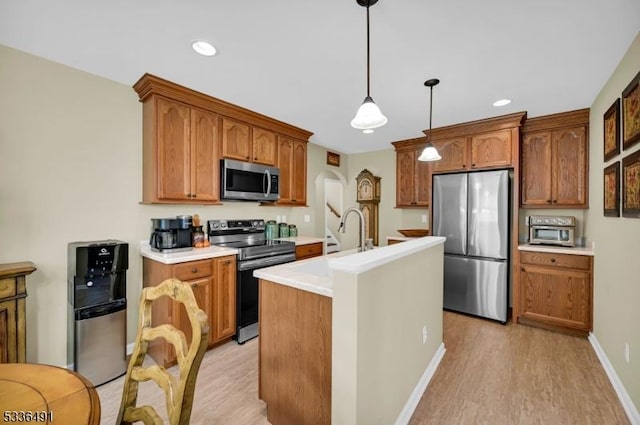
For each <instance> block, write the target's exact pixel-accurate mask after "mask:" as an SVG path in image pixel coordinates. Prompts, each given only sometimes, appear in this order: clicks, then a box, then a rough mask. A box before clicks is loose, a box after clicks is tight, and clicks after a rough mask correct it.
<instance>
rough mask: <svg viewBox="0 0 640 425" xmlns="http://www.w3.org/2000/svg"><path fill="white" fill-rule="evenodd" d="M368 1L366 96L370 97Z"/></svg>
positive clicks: (368, 4)
mask: <svg viewBox="0 0 640 425" xmlns="http://www.w3.org/2000/svg"><path fill="white" fill-rule="evenodd" d="M370 3H371V2H369V1H367V97H370V94H369V93H370V83H369V76H370V74H371V71H370V65H369V56H370V53H369V6H370Z"/></svg>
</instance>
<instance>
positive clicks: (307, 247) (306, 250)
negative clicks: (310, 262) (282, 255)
mask: <svg viewBox="0 0 640 425" xmlns="http://www.w3.org/2000/svg"><path fill="white" fill-rule="evenodd" d="M322 245H323V244H322V242H316V243H309V244H304V245H296V261H297V260H306V259H307V258H313V257H319V256H321V255H322Z"/></svg>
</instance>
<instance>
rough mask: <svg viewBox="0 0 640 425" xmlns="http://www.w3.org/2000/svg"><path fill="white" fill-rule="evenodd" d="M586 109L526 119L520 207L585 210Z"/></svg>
mask: <svg viewBox="0 0 640 425" xmlns="http://www.w3.org/2000/svg"><path fill="white" fill-rule="evenodd" d="M588 129H589V109H581V110H578V111H571V112H565V113H561V114H554V115H547V116H543V117H536V118H531V119H528V120H527V122H526V123H525V125H524V126H523V129H522V146H521V155H522V159H521V164H520V165H521V167H520V170H521V180H520V184H521V190H520V194H521V204H522V205H523V206H527V207H530V208H588V207H589V202H588V192H589V190H588V151H589V139H588Z"/></svg>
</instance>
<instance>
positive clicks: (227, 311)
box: [211, 257, 236, 342]
mask: <svg viewBox="0 0 640 425" xmlns="http://www.w3.org/2000/svg"><path fill="white" fill-rule="evenodd" d="M214 264H215V265H214V268H215V278H214V284H213V288H214V292H213V326H212V327H211V342H218V341H221V340H223V339H225V338H229V337H231V336H233V335H234V334H235V333H236V259H235V257H222V258H216V259H215V260H214Z"/></svg>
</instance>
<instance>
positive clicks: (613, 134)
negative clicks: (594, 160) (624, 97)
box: [604, 98, 620, 162]
mask: <svg viewBox="0 0 640 425" xmlns="http://www.w3.org/2000/svg"><path fill="white" fill-rule="evenodd" d="M619 153H620V98H617V99H616V101H615V102H613V104H612V105H611V106H610V107H609V109H607V112H605V114H604V160H605V162H606V161H609V160H610V159H611V158H613V157H614V156H616V155H618V154H619Z"/></svg>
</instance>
